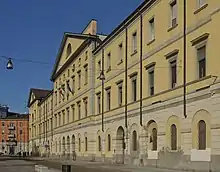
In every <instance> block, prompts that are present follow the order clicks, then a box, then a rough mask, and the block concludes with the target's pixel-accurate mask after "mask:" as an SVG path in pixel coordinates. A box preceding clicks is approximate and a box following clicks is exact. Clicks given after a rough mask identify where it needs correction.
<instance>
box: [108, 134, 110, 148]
mask: <svg viewBox="0 0 220 172" xmlns="http://www.w3.org/2000/svg"><path fill="white" fill-rule="evenodd" d="M108 151H111V136H110V134H108Z"/></svg>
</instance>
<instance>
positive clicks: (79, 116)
mask: <svg viewBox="0 0 220 172" xmlns="http://www.w3.org/2000/svg"><path fill="white" fill-rule="evenodd" d="M77 106H78V120H80V119H81V103H80V102H78V103H77Z"/></svg>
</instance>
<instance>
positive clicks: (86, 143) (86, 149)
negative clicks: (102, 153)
mask: <svg viewBox="0 0 220 172" xmlns="http://www.w3.org/2000/svg"><path fill="white" fill-rule="evenodd" d="M85 151H88V139H87V137H85Z"/></svg>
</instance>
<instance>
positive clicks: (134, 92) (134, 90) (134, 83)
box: [131, 77, 137, 102]
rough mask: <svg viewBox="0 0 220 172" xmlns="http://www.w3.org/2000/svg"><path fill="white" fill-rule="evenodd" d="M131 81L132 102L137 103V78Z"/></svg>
mask: <svg viewBox="0 0 220 172" xmlns="http://www.w3.org/2000/svg"><path fill="white" fill-rule="evenodd" d="M131 80H132V81H131V82H132V100H133V101H134V102H135V101H137V78H136V77H134V78H132V79H131Z"/></svg>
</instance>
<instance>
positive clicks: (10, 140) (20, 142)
mask: <svg viewBox="0 0 220 172" xmlns="http://www.w3.org/2000/svg"><path fill="white" fill-rule="evenodd" d="M6 114H7V115H5V116H2V117H1V118H0V152H3V153H5V154H17V153H18V152H28V149H29V148H28V142H29V141H28V140H29V139H28V138H29V133H28V123H29V122H28V115H26V114H19V113H14V112H8V111H7V113H6Z"/></svg>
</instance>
